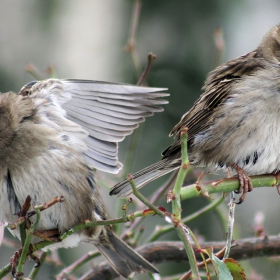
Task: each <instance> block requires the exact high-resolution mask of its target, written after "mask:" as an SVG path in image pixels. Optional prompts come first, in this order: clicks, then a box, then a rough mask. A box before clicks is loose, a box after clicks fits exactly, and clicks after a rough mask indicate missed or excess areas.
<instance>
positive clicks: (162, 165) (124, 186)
mask: <svg viewBox="0 0 280 280" xmlns="http://www.w3.org/2000/svg"><path fill="white" fill-rule="evenodd" d="M180 162H181V161H180V159H179V160H178V159H175V160H173V161H170V160H168V159H162V160H160V161H159V162H157V163H155V164H153V165H151V166H149V167H147V168H145V169H142V170H141V171H139V172H137V173H135V174H133V178H134V181H135V184H136V186H137V188H138V189H140V188H142V187H143V186H145V185H146V184H148V183H149V182H151V181H153V180H155V179H157V178H159V177H161V176H163V175H165V174H167V173H169V172H171V171H173V170H175V169H177V168H178V167H179V166H180ZM131 193H132V188H131V185H130V182H129V180H128V179H125V180H123V181H121V182H120V183H118V184H116V185H115V186H114V187H113V188H112V189H111V190H110V195H118V196H122V197H125V196H128V195H130V194H131Z"/></svg>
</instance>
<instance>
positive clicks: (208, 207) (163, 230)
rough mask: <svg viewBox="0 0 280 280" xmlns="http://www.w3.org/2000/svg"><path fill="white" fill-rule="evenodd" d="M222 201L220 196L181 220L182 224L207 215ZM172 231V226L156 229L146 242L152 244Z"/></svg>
mask: <svg viewBox="0 0 280 280" xmlns="http://www.w3.org/2000/svg"><path fill="white" fill-rule="evenodd" d="M223 201H224V198H223V197H222V196H221V197H220V198H219V199H217V200H215V201H213V202H211V203H210V204H208V205H206V206H205V207H203V208H202V209H200V210H198V211H196V212H194V213H193V214H191V215H189V216H187V217H185V218H183V219H182V223H184V224H186V223H188V222H190V221H192V220H194V219H196V218H198V217H200V216H201V215H202V214H204V213H207V212H208V211H210V210H212V209H214V208H216V207H217V206H218V205H219V204H221V203H222V202H223ZM173 229H174V227H173V225H172V226H171V225H167V226H162V227H160V228H159V229H156V230H155V231H154V233H152V235H151V236H150V237H149V238H148V242H153V241H155V240H157V239H158V238H159V237H160V236H162V235H163V234H165V233H167V232H170V231H172V230H173Z"/></svg>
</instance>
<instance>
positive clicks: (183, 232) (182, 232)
mask: <svg viewBox="0 0 280 280" xmlns="http://www.w3.org/2000/svg"><path fill="white" fill-rule="evenodd" d="M176 231H177V233H178V235H179V236H180V238H181V240H182V241H183V243H184V247H185V250H186V253H187V256H188V260H189V264H190V267H191V272H192V279H194V280H200V276H199V271H198V267H197V265H196V259H195V255H194V251H193V248H192V245H191V243H190V241H189V237H188V234H189V232H188V230H187V228H186V227H185V225H183V224H182V223H180V224H179V225H178V226H177V227H176Z"/></svg>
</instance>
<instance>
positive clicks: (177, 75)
mask: <svg viewBox="0 0 280 280" xmlns="http://www.w3.org/2000/svg"><path fill="white" fill-rule="evenodd" d="M139 3H140V4H141V8H140V12H139V16H140V17H139V21H138V25H137V28H136V29H135V31H136V33H135V47H136V55H137V56H136V58H135V57H134V59H136V60H134V61H133V59H132V55H131V53H130V52H128V47H127V43H128V40H129V38H130V36H131V28H132V19H133V7H134V4H135V1H132V0H131V1H129V0H119V1H113V0H111V1H109V0H108V1H103V0H80V1H73V0H60V1H54V0H29V1H21V0H13V1H9V0H1V1H0V91H1V92H7V91H15V92H18V91H19V90H20V88H21V87H22V86H23V85H24V84H26V83H28V82H29V81H31V80H34V79H35V78H34V77H33V76H32V75H31V74H30V73H28V71H26V67H27V68H28V69H32V66H30V64H32V65H34V66H35V67H36V69H38V71H37V72H39V73H40V75H41V77H48V76H49V74H50V73H54V75H55V76H56V77H59V78H82V79H95V80H103V81H115V82H124V83H132V84H135V83H136V82H137V80H138V78H139V75H140V74H141V71H142V70H143V69H144V67H145V65H146V60H147V54H148V53H149V52H153V53H154V54H156V56H157V59H156V61H155V63H154V65H153V66H152V69H151V71H150V73H149V75H148V78H147V80H146V83H147V84H148V85H149V86H155V87H166V88H168V89H169V90H168V91H169V92H170V94H171V96H170V98H169V105H167V106H165V111H164V112H163V113H160V114H157V115H155V116H154V117H152V118H149V119H147V120H146V122H145V124H144V125H141V128H140V129H139V132H137V133H138V134H137V135H138V141H137V146H136V149H135V150H133V154H134V160H133V162H132V163H131V164H130V166H128V167H127V169H126V170H127V171H128V172H135V171H138V170H140V169H141V168H144V167H146V166H147V165H150V164H152V163H154V162H155V161H157V160H159V159H160V155H161V152H162V151H163V150H164V149H165V148H166V147H167V146H168V145H169V144H171V143H172V139H170V138H169V137H168V134H169V132H170V130H171V129H172V127H173V126H174V125H175V124H176V123H177V122H178V121H179V120H180V118H181V116H182V115H183V114H184V113H185V112H186V111H187V110H188V109H189V108H190V107H191V106H192V104H193V103H194V101H195V100H196V99H197V98H198V97H199V95H200V94H201V93H202V91H201V90H200V89H201V87H202V85H203V81H204V80H205V78H206V76H207V73H208V72H209V71H211V70H212V69H213V68H214V67H215V66H217V65H218V64H221V63H222V62H225V61H228V60H230V59H233V58H235V57H238V56H240V55H243V54H245V53H247V52H249V51H251V50H253V49H254V48H256V47H257V46H258V44H259V42H260V40H261V38H262V37H263V35H264V34H265V33H266V32H267V31H268V30H269V29H270V28H271V27H273V26H274V25H276V24H278V23H279V14H280V2H279V1H278V0H266V1H262V0H243V1H241V0H235V1H223V0H208V1H205V0H196V1H194V0H189V1H183V0H173V1H162V0H154V1H148V0H142V1H139ZM219 47H221V49H219ZM135 61H136V65H135ZM130 141H131V140H130V139H129V138H128V139H126V140H125V141H124V142H123V143H121V144H120V159H121V160H124V159H125V157H126V154H127V149H128V146H129V145H130ZM195 172H196V173H195V174H199V173H200V172H201V170H198V171H195ZM122 175H125V174H122ZM99 176H100V177H99V178H100V180H102V181H106V184H108V185H110V186H113V185H114V184H115V183H117V182H118V181H119V180H120V179H121V177H120V176H119V177H116V176H115V177H112V176H108V175H106V174H99ZM215 176H216V177H215V178H221V177H219V176H217V175H215ZM223 176H224V175H222V177H223ZM165 180H166V178H163V179H159V180H157V181H156V182H153V183H152V184H150V185H149V186H147V187H145V188H144V189H143V193H144V194H146V195H148V193H149V191H151V190H153V188H154V189H155V188H157V187H158V186H159V185H160V184H161V183H163V182H164V181H165ZM195 180H196V179H195V178H194V177H192V176H191V178H190V181H189V182H190V183H192V182H194V181H195ZM103 197H104V199H105V201H106V205H107V206H108V210H109V212H110V215H111V216H112V217H116V208H117V207H119V205H120V204H119V200H118V199H116V198H109V197H108V189H106V188H103ZM207 203H208V201H207V199H205V198H197V199H192V200H188V201H185V202H184V208H183V214H184V215H187V214H191V213H192V212H193V211H195V210H198V209H200V208H201V207H202V206H204V205H206V204H207ZM226 203H227V200H226V201H225V203H224V206H223V207H220V212H219V213H218V212H217V211H211V212H209V213H208V214H205V215H203V216H201V218H199V219H197V220H195V221H193V222H191V223H190V224H189V226H190V227H191V228H192V229H193V230H194V231H195V232H196V234H197V235H198V236H200V237H201V238H203V239H205V240H207V241H218V240H225V229H224V227H223V226H222V225H221V222H220V221H221V219H223V218H221V213H222V215H224V217H225V218H226V216H227V210H226V209H227V208H226ZM160 204H161V205H162V206H164V207H166V208H167V209H168V207H169V206H166V205H165V201H164V200H162V201H161V202H160ZM109 205H110V207H109ZM278 211H280V197H279V196H278V194H277V192H276V189H275V188H270V189H268V188H260V189H256V190H254V191H253V192H252V193H250V194H248V195H247V197H246V201H245V202H244V203H243V204H242V205H240V206H239V205H238V206H237V208H236V218H235V221H236V225H235V227H236V236H234V238H235V239H238V238H243V237H252V236H254V232H253V227H254V219H255V217H256V215H257V213H259V214H258V215H263V216H264V228H265V231H266V233H267V234H270V235H275V234H278V233H279V231H280V223H279V221H278ZM146 220H147V221H145V232H144V234H143V236H142V238H141V240H145V237H147V236H148V235H149V234H150V233H151V231H153V227H154V225H155V224H157V225H163V224H164V221H162V220H161V219H160V218H158V217H149V218H147V219H146ZM151 227H152V228H151ZM164 239H173V240H176V239H177V236H176V234H174V233H173V234H168V235H166V236H163V237H162V238H161V240H164ZM141 240H140V241H141ZM86 247H88V246H84V247H83V246H80V247H79V248H78V249H71V250H69V251H66V250H64V251H63V250H62V251H61V252H59V254H62V255H63V256H64V257H63V260H65V263H66V264H69V263H71V261H73V260H74V259H75V256H76V255H74V254H77V255H79V256H81V255H82V251H85V249H88V248H86ZM6 249H7V248H6V246H4V245H2V247H1V248H0V250H1V251H0V265H1V267H3V266H4V265H5V264H6V263H8V260H9V258H10V256H11V253H12V252H13V249H10V250H9V251H8V252H7V251H6ZM241 263H242V265H243V266H244V268H245V270H246V273H247V275H248V279H279V278H280V266H279V262H278V260H277V259H274V260H273V261H271V260H263V259H256V260H252V261H249V262H248V261H247V262H241ZM268 265H269V266H268ZM174 268H175V269H176V272H177V273H180V271H185V269H186V268H185V267H184V266H183V267H182V266H181V267H180V266H178V265H177V264H176V265H174V264H165V265H164V266H159V269H160V271H161V272H162V274H163V275H164V274H166V275H169V274H171V273H172V269H174ZM58 271H59V269H58V270H52V271H50V270H48V269H45V270H44V271H41V272H40V273H42V274H41V275H44V277H43V276H42V278H44V279H48V278H50V279H51V278H52V277H53V275H56V274H57V272H58ZM85 271H86V268H82V269H80V270H79V271H78V274H77V275H82V274H83V273H84V272H85ZM257 277H259V278H257ZM39 279H41V278H40V277H39ZM143 279H145V278H143Z"/></svg>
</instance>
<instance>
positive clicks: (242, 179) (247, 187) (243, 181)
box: [230, 163, 253, 204]
mask: <svg viewBox="0 0 280 280" xmlns="http://www.w3.org/2000/svg"><path fill="white" fill-rule="evenodd" d="M230 166H231V168H233V169H234V170H235V171H236V173H237V176H238V180H239V188H238V189H237V190H236V191H235V193H241V192H242V195H241V196H240V198H239V201H238V202H237V203H236V204H241V203H242V202H243V201H244V200H245V197H246V194H247V192H251V191H252V190H253V185H252V182H251V180H250V178H249V176H248V175H247V174H246V173H245V171H244V170H243V169H242V168H241V167H239V166H238V165H237V164H235V163H232V164H231V165H230Z"/></svg>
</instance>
